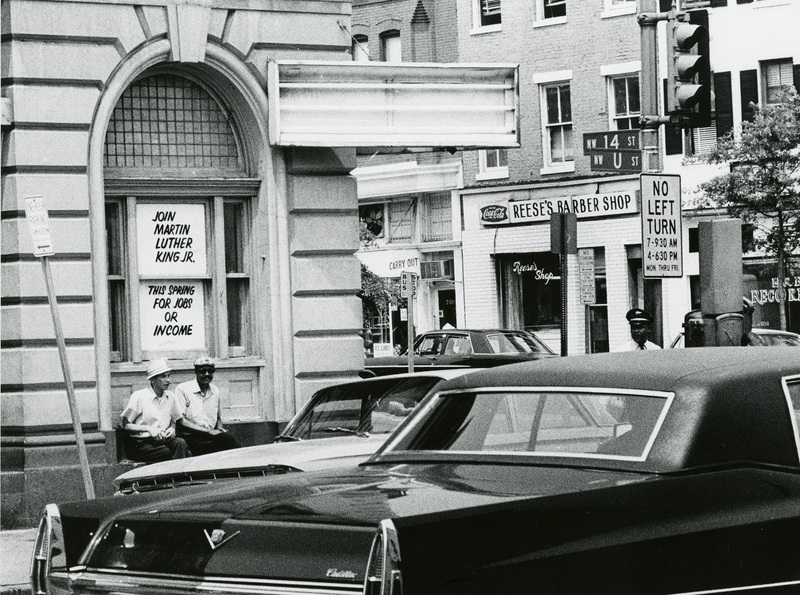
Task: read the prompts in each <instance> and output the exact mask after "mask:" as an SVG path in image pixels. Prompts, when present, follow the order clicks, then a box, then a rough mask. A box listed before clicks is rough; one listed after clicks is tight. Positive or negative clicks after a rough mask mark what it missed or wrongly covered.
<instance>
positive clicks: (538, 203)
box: [481, 190, 639, 226]
mask: <svg viewBox="0 0 800 595" xmlns="http://www.w3.org/2000/svg"><path fill="white" fill-rule="evenodd" d="M638 212H639V201H638V200H637V196H636V192H635V191H630V190H624V191H619V192H607V193H605V194H589V195H586V196H564V197H560V198H536V199H531V200H508V201H502V202H498V203H495V204H491V205H486V206H484V207H482V208H481V224H482V225H485V226H495V225H519V224H524V223H538V222H540V221H549V220H550V215H551V214H552V213H575V215H576V216H577V218H578V219H589V218H592V217H614V216H619V215H631V214H636V213H638Z"/></svg>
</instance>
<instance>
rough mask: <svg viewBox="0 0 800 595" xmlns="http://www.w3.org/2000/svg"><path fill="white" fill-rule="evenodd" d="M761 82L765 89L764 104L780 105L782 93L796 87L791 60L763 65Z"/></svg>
mask: <svg viewBox="0 0 800 595" xmlns="http://www.w3.org/2000/svg"><path fill="white" fill-rule="evenodd" d="M761 80H762V82H763V85H762V87H763V89H764V97H763V99H764V103H767V104H769V103H778V102H779V101H780V99H781V93H782V92H783V91H784V90H785V89H788V88H789V87H791V86H793V85H794V74H793V72H792V61H791V59H788V60H775V61H773V62H764V63H762V65H761Z"/></svg>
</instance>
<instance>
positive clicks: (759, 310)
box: [742, 257, 800, 333]
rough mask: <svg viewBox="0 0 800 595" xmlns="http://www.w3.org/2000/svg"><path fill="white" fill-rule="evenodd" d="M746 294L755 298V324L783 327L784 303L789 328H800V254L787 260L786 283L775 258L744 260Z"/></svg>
mask: <svg viewBox="0 0 800 595" xmlns="http://www.w3.org/2000/svg"><path fill="white" fill-rule="evenodd" d="M742 268H743V272H744V276H743V279H744V283H743V284H744V295H745V297H747V298H748V299H749V300H750V301H751V302H753V307H754V310H753V326H754V327H761V328H771V329H781V311H780V308H781V306H783V307H784V309H785V310H784V316H785V319H786V330H789V331H792V332H795V333H797V332H800V258H796V257H795V258H790V259H788V261H787V265H786V273H785V275H784V279H783V284H782V286H781V281H780V278H779V275H778V266H777V262H776V261H775V260H774V259H768V258H767V259H762V258H759V259H752V260H747V261H745V262H744V263H743V266H742Z"/></svg>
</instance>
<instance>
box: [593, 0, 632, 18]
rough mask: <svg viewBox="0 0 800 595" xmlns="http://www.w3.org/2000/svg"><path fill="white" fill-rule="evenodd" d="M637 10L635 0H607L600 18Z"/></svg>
mask: <svg viewBox="0 0 800 595" xmlns="http://www.w3.org/2000/svg"><path fill="white" fill-rule="evenodd" d="M635 12H636V1H635V0H605V3H604V6H603V12H602V13H601V14H600V18H603V19H607V18H610V17H618V16H622V15H625V14H634V13H635Z"/></svg>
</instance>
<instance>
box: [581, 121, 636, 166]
mask: <svg viewBox="0 0 800 595" xmlns="http://www.w3.org/2000/svg"><path fill="white" fill-rule="evenodd" d="M583 154H584V155H588V156H589V159H590V166H591V169H592V171H609V172H619V173H641V171H642V148H641V141H640V138H639V131H638V130H613V131H608V132H591V133H589V134H584V135H583Z"/></svg>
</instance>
